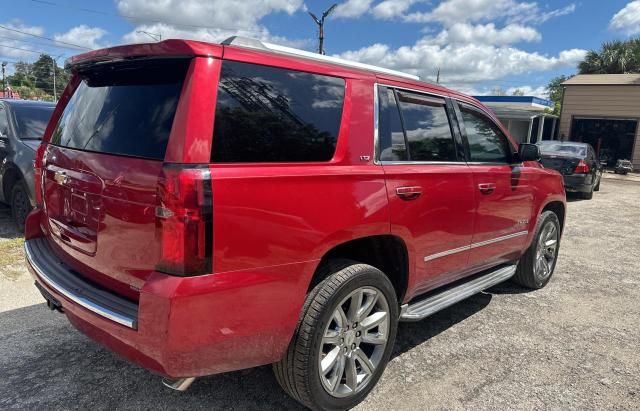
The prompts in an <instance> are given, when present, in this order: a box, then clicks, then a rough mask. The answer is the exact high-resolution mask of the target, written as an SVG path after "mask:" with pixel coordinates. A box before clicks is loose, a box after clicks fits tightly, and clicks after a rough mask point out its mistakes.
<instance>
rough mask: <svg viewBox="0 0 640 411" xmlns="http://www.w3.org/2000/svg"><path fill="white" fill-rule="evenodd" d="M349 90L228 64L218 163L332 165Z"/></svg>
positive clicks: (219, 111)
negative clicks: (318, 162)
mask: <svg viewBox="0 0 640 411" xmlns="http://www.w3.org/2000/svg"><path fill="white" fill-rule="evenodd" d="M344 88H345V81H344V79H341V78H336V77H330V76H323V75H318V74H312V73H305V72H300V71H293V70H286V69H282V68H275V67H267V66H260V65H255V64H247V63H239V62H234V61H224V62H223V63H222V73H221V78H220V83H219V87H218V99H217V104H216V117H215V124H214V132H213V134H214V135H213V149H212V154H211V160H212V162H222V163H227V162H310V161H329V160H331V158H332V157H333V155H334V153H335V149H336V144H337V140H338V132H339V129H340V120H341V118H342V106H343V102H344Z"/></svg>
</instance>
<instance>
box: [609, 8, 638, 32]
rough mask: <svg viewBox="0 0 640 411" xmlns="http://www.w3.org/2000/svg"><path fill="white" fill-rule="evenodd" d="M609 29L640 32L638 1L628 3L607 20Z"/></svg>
mask: <svg viewBox="0 0 640 411" xmlns="http://www.w3.org/2000/svg"><path fill="white" fill-rule="evenodd" d="M609 29H611V30H614V31H620V32H623V33H626V34H629V35H631V34H638V33H640V1H639V0H636V1H632V2H630V3H628V4H627V5H626V6H624V8H623V9H622V10H620V11H619V12H617V13H616V14H615V15H614V16H613V17H612V18H611V21H610V22H609Z"/></svg>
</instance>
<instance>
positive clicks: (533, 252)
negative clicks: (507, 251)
mask: <svg viewBox="0 0 640 411" xmlns="http://www.w3.org/2000/svg"><path fill="white" fill-rule="evenodd" d="M549 226H552V227H553V229H554V230H555V243H554V244H553V245H554V246H555V247H553V253H552V254H553V259H552V260H549V258H548V253H547V251H548V250H545V252H544V254H542V255H540V254H538V252H539V251H540V247H541V237H542V236H543V235H546V230H547V229H548V227H549ZM559 250H560V221H559V220H558V216H557V215H556V214H555V213H554V212H553V211H545V212H543V213H542V214H540V218H539V219H538V224H537V225H536V231H535V235H534V237H533V242H532V243H531V246H530V247H529V248H528V249H527V251H526V252H525V253H524V255H523V256H522V258H520V261H519V262H518V268H517V270H516V274H515V275H514V276H513V278H512V280H513V281H514V282H515V283H517V284H519V285H521V286H524V287H527V288H531V289H535V290H537V289H540V288H543V287H544V286H545V285H547V283H548V282H549V280H551V277H552V275H553V271H554V270H555V268H556V262H557V261H558V251H559ZM540 257H541V258H544V259H545V261H546V262H547V267H546V268H547V272H546V273H544V275H542V274H543V273H542V272H540V271H539V269H540V268H541V267H540V266H539V265H538V264H540V263H539V262H538V260H539V258H540Z"/></svg>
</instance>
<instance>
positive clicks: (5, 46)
mask: <svg viewBox="0 0 640 411" xmlns="http://www.w3.org/2000/svg"><path fill="white" fill-rule="evenodd" d="M2 47H4V48H8V49H14V50H22V51H26V52H29V53H36V54H49V53H47V52H44V51H36V50H31V49H25V48H22V47H13V46H7V45H6V44H0V48H2Z"/></svg>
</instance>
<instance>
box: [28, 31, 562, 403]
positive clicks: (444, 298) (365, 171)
mask: <svg viewBox="0 0 640 411" xmlns="http://www.w3.org/2000/svg"><path fill="white" fill-rule="evenodd" d="M68 67H69V68H70V69H71V70H72V72H73V73H74V75H73V78H72V80H71V82H70V84H69V86H68V87H67V89H66V90H65V92H64V95H63V97H62V98H61V100H60V103H59V104H58V106H57V108H56V110H55V112H54V114H53V118H52V120H51V122H50V123H49V125H48V128H47V131H46V133H45V138H44V140H43V144H42V145H41V146H40V148H39V150H38V156H37V159H36V181H37V185H36V187H37V190H36V192H37V193H36V197H37V204H38V205H37V208H36V209H35V210H34V211H33V212H32V213H31V214H30V215H29V217H28V218H27V222H26V245H25V249H26V253H27V260H28V264H29V266H30V268H31V272H32V274H33V276H34V278H35V280H36V286H37V287H38V288H39V289H40V291H41V292H42V294H43V295H44V296H45V298H46V300H47V301H48V305H49V307H50V308H52V309H57V310H59V311H63V312H64V313H65V314H66V315H67V317H68V319H69V321H71V323H73V325H74V326H75V327H76V328H78V329H79V330H81V331H82V332H83V333H85V334H87V335H88V336H89V337H91V338H92V339H94V340H96V341H98V342H100V343H101V344H104V345H105V346H107V347H108V348H109V349H111V350H113V351H115V352H117V353H118V354H120V355H122V356H124V357H126V358H128V359H129V360H131V361H133V362H135V363H137V364H139V365H141V366H143V367H145V368H148V369H150V370H152V371H154V372H156V373H158V374H160V375H162V376H164V377H165V378H166V380H165V383H166V384H168V385H170V386H171V387H173V388H175V389H181V390H184V389H186V387H187V386H188V385H189V384H190V383H191V382H192V381H193V379H194V377H199V376H204V375H209V374H215V373H222V372H226V371H232V370H238V369H242V368H248V367H255V366H259V365H263V364H270V363H273V364H274V366H273V367H274V371H275V374H276V378H277V379H278V381H279V383H280V384H281V385H282V387H283V388H284V389H285V390H286V391H287V392H288V393H289V394H291V395H292V396H293V397H294V398H295V399H296V400H298V401H300V402H301V403H302V404H304V405H306V406H309V407H312V408H319V409H344V408H349V407H352V406H354V405H355V404H357V403H358V402H360V401H361V400H362V399H364V397H365V396H366V395H367V394H368V393H369V391H371V389H372V388H373V387H374V385H375V384H376V382H377V381H378V379H379V378H380V376H381V374H382V372H383V370H384V368H385V366H386V364H387V361H388V360H389V356H390V354H391V351H392V348H393V344H394V339H395V335H396V329H397V326H398V321H415V320H419V319H422V318H425V317H427V316H429V315H430V314H432V313H434V312H436V311H438V310H440V309H442V308H444V307H447V306H449V305H451V304H453V303H455V302H457V301H460V300H462V299H464V298H466V297H468V296H470V295H472V294H474V293H477V292H479V291H481V290H484V289H486V288H488V287H490V286H492V285H494V284H497V283H500V282H502V281H505V280H508V279H510V278H513V279H514V280H515V281H516V282H518V283H520V284H522V285H524V286H526V287H531V288H541V287H543V286H544V285H545V284H547V282H548V281H549V279H550V277H551V274H552V272H553V270H554V267H555V263H556V256H557V252H558V246H559V242H560V235H561V232H562V226H563V222H564V216H565V193H564V189H563V186H562V178H561V176H560V175H559V174H558V173H557V172H555V171H551V170H545V169H544V168H543V167H542V166H541V165H539V163H538V162H537V161H536V160H537V159H538V156H539V154H538V149H537V147H536V146H533V145H525V144H521V145H520V147H519V150H518V146H517V145H516V144H515V143H514V142H513V141H512V140H511V139H510V138H509V137H508V133H507V132H506V131H505V130H504V128H503V127H502V126H501V125H500V123H499V122H498V121H497V120H496V118H495V117H494V115H493V114H492V113H491V112H490V111H489V110H487V109H486V108H485V107H484V106H482V104H480V103H479V102H477V101H476V100H474V99H473V98H470V97H468V96H465V95H462V94H459V93H456V92H454V91H451V90H447V89H445V88H442V87H439V86H436V85H433V84H428V83H424V82H420V81H418V79H417V78H416V77H415V76H411V75H407V74H404V73H399V72H393V71H390V70H385V69H383V68H379V67H374V66H368V65H364V64H358V63H352V62H347V61H343V60H339V59H335V58H332V57H325V56H319V55H316V54H312V53H307V52H303V51H299V50H295V49H289V48H285V47H281V46H276V45H272V44H266V43H261V42H259V41H256V40H250V39H242V38H232V39H230V40H228V41H226V42H223V43H222V44H207V43H201V42H195V41H182V40H167V41H163V42H160V43H155V44H139V45H129V46H121V47H114V48H110V49H105V50H100V51H93V52H90V53H87V54H83V55H80V56H77V57H74V58H73V59H72V60H71V61H70V62H68Z"/></svg>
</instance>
